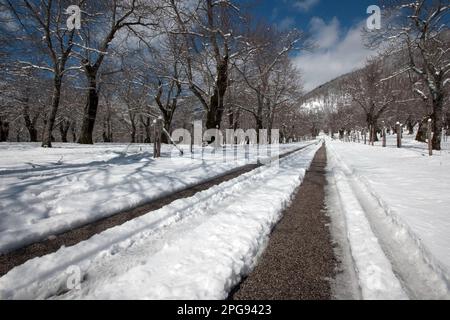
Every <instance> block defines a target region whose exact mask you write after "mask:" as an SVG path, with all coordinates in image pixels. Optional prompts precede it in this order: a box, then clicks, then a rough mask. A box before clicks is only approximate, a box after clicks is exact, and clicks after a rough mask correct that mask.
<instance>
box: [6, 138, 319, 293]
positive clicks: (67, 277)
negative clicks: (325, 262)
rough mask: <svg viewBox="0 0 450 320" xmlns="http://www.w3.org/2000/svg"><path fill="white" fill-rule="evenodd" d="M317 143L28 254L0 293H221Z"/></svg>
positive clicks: (258, 247) (259, 246) (242, 269)
mask: <svg viewBox="0 0 450 320" xmlns="http://www.w3.org/2000/svg"><path fill="white" fill-rule="evenodd" d="M296 147H298V145H297V146H296ZM319 147H320V144H317V145H313V146H310V147H307V148H306V149H304V150H302V151H299V152H296V153H294V154H292V155H290V156H288V157H286V158H284V159H282V160H281V161H280V165H279V166H264V167H260V168H258V169H256V170H253V171H251V172H249V173H246V174H244V175H242V176H239V177H237V178H236V179H233V180H230V181H227V182H224V183H222V184H220V185H218V186H215V187H213V188H211V189H209V190H206V191H203V192H200V193H198V194H196V195H195V196H193V197H191V198H186V199H181V200H177V201H175V202H173V203H172V204H170V205H168V206H166V207H164V208H162V209H160V210H157V211H154V212H151V213H149V214H146V215H144V216H142V217H139V218H136V219H134V220H131V221H129V222H127V223H125V224H123V225H121V226H117V227H114V228H111V229H109V230H106V231H104V232H102V233H101V234H98V235H96V236H94V237H92V238H91V239H89V240H87V241H84V242H81V243H79V244H77V245H75V246H73V247H68V248H61V249H60V250H59V251H57V252H55V253H53V254H49V255H47V256H44V257H41V258H36V259H33V260H30V261H28V262H26V263H25V264H23V265H21V266H18V267H16V268H14V269H12V270H11V271H10V272H9V273H8V274H6V275H5V276H3V277H2V278H0V299H19V298H26V299H44V298H54V299H72V298H83V299H106V298H108V299H113V298H120V299H131V298H133V299H134V298H136V299H163V298H165V299H223V298H226V297H227V295H228V293H229V291H230V290H231V289H232V288H233V286H235V285H236V284H237V283H239V281H240V279H241V277H242V276H243V275H245V274H247V273H248V272H249V271H250V270H251V268H252V266H253V265H254V263H255V261H256V259H257V257H258V255H259V254H260V253H261V251H262V250H263V249H264V247H265V243H266V241H267V239H268V236H269V234H270V231H271V229H272V227H273V226H274V224H275V223H276V222H277V221H278V220H279V218H280V214H281V212H282V210H283V209H284V208H285V207H286V206H287V205H288V203H289V201H290V198H291V196H292V194H293V193H294V192H295V190H296V188H298V187H299V185H300V184H301V181H302V178H303V177H304V174H305V172H306V170H307V168H308V167H309V165H310V163H311V161H312V159H313V158H314V155H315V153H316V152H317V150H318V149H319ZM78 280H80V282H78Z"/></svg>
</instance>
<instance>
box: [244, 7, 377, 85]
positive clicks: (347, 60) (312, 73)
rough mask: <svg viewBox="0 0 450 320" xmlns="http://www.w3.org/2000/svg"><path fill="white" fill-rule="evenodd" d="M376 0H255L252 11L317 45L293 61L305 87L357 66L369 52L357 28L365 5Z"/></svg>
mask: <svg viewBox="0 0 450 320" xmlns="http://www.w3.org/2000/svg"><path fill="white" fill-rule="evenodd" d="M377 3H378V1H377V0H279V1H273V0H272V1H270V0H259V1H258V0H256V4H255V6H254V8H252V11H253V12H254V13H255V14H256V15H257V16H258V17H260V18H263V19H265V20H266V21H268V22H269V23H272V24H275V25H277V26H278V27H279V28H281V29H289V28H294V27H296V28H298V29H302V30H305V31H307V32H309V33H310V34H311V36H312V37H313V39H314V40H315V42H316V44H317V45H318V48H317V49H316V50H315V51H314V52H312V53H299V54H297V56H295V57H293V60H294V63H295V64H296V65H297V66H298V67H299V68H300V69H301V70H302V74H303V81H304V85H305V90H307V91H308V90H311V89H313V88H315V87H317V86H318V85H320V84H323V83H325V82H327V81H329V80H331V79H334V78H336V77H337V76H339V75H341V74H344V73H347V72H349V71H352V70H354V69H357V68H359V67H361V66H362V65H363V64H364V62H365V61H366V59H367V57H368V56H370V55H371V54H373V52H371V51H369V50H368V49H366V48H365V47H364V46H363V43H362V39H361V28H362V26H363V25H365V21H366V19H367V18H368V17H369V15H368V14H367V13H366V11H367V8H368V7H369V6H370V5H372V4H377Z"/></svg>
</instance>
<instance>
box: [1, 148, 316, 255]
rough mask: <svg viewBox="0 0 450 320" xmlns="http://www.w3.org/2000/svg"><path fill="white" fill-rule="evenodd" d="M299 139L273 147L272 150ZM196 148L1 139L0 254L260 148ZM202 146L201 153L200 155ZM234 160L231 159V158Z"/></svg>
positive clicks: (187, 182) (161, 192)
mask: <svg viewBox="0 0 450 320" xmlns="http://www.w3.org/2000/svg"><path fill="white" fill-rule="evenodd" d="M306 144H307V143H303V144H301V143H300V144H291V145H280V146H279V149H278V147H273V149H272V152H273V154H272V155H275V154H276V153H278V152H280V153H285V152H288V151H291V150H293V149H295V148H299V147H301V146H302V145H306ZM211 151H212V149H211V148H206V149H203V150H202V149H201V148H196V149H195V158H194V159H191V155H190V153H186V154H185V155H184V156H183V157H180V156H179V155H178V154H177V152H175V155H174V156H173V157H170V154H171V148H169V147H168V146H166V147H165V149H163V157H164V158H161V159H156V160H155V159H153V158H152V153H151V152H152V146H151V145H131V146H127V145H115V144H105V145H102V144H99V145H94V146H80V145H76V144H56V145H55V148H52V149H43V148H40V147H39V145H38V144H30V143H29V144H5V143H2V144H0V152H1V154H2V157H0V253H4V252H7V251H10V250H13V249H16V248H20V247H22V246H24V245H27V244H30V243H33V242H36V241H39V240H42V239H45V238H46V237H48V236H50V235H53V234H58V233H61V232H64V231H67V230H70V229H72V228H74V227H78V226H80V225H83V224H86V223H88V222H92V221H95V220H98V219H100V218H103V217H106V216H110V215H113V214H115V213H118V212H121V211H123V210H126V209H129V208H133V207H136V206H138V205H140V204H143V203H146V202H149V201H152V200H154V199H157V198H160V197H162V196H165V195H167V194H169V193H172V192H176V191H179V190H182V189H184V188H186V187H189V186H191V185H195V184H198V183H200V182H203V181H205V180H208V179H211V178H213V177H217V176H220V175H223V174H225V173H227V172H229V171H231V170H234V169H236V168H237V167H240V166H243V165H245V164H247V163H248V162H256V159H257V158H258V154H257V152H256V150H255V149H252V148H250V150H249V155H248V157H247V159H246V154H245V150H244V148H239V149H238V150H237V154H236V158H235V159H234V158H233V153H232V152H231V151H230V150H228V151H227V152H228V153H227V156H228V158H227V161H226V162H225V161H223V160H222V156H223V152H222V150H218V151H217V152H216V153H211ZM202 152H203V155H204V158H203V159H202V158H201V154H202ZM230 159H231V160H230Z"/></svg>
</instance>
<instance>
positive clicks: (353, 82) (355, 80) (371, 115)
mask: <svg viewBox="0 0 450 320" xmlns="http://www.w3.org/2000/svg"><path fill="white" fill-rule="evenodd" d="M385 68H386V67H385V65H384V63H383V60H382V59H380V58H372V59H370V60H369V61H368V63H367V64H366V66H365V67H364V68H363V69H361V70H359V71H356V72H354V73H352V74H351V75H350V76H349V77H347V79H346V80H345V82H344V90H345V92H346V93H347V94H348V95H349V97H351V99H352V101H353V102H354V103H355V104H356V105H358V106H359V107H360V108H361V109H362V111H363V112H364V114H365V117H366V123H367V127H368V128H369V130H370V131H369V132H370V141H377V137H376V135H374V134H375V132H376V130H377V128H378V121H379V119H380V117H381V116H382V115H383V114H384V113H385V112H386V111H387V110H388V108H389V107H392V106H393V105H394V104H395V103H396V102H397V100H398V95H399V92H398V90H394V86H393V81H394V79H393V78H390V79H385V75H386V74H387V73H386V70H385Z"/></svg>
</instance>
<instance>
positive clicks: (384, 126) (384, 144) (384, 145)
mask: <svg viewBox="0 0 450 320" xmlns="http://www.w3.org/2000/svg"><path fill="white" fill-rule="evenodd" d="M383 148H386V125H385V124H384V121H383Z"/></svg>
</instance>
